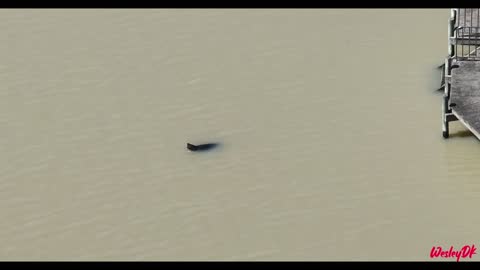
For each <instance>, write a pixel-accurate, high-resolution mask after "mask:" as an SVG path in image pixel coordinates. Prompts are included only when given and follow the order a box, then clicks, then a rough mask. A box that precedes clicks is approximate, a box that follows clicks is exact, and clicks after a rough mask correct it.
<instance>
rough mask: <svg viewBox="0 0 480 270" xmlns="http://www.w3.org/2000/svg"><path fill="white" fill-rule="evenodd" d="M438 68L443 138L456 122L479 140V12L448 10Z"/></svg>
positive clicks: (464, 9) (477, 9) (457, 9)
mask: <svg viewBox="0 0 480 270" xmlns="http://www.w3.org/2000/svg"><path fill="white" fill-rule="evenodd" d="M442 67H443V70H442V78H441V85H442V87H443V89H444V95H443V104H442V123H443V125H442V131H443V137H444V138H448V137H449V123H450V122H451V121H457V120H458V121H460V122H461V123H462V124H463V125H464V126H465V127H466V128H467V129H468V130H470V131H471V132H472V133H473V134H474V135H475V136H476V137H477V138H478V139H480V8H454V9H451V10H450V19H449V24H448V56H447V58H446V59H445V63H444V64H443V66H442Z"/></svg>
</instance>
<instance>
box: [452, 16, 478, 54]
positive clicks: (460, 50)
mask: <svg viewBox="0 0 480 270" xmlns="http://www.w3.org/2000/svg"><path fill="white" fill-rule="evenodd" d="M451 17H452V18H451V20H452V19H453V20H454V21H452V23H451V25H450V27H449V32H451V34H450V38H451V41H450V43H451V44H452V46H453V48H452V49H453V50H454V52H452V56H453V57H454V58H455V59H456V60H460V61H480V8H457V9H454V11H452V16H451Z"/></svg>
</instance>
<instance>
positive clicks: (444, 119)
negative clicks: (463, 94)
mask: <svg viewBox="0 0 480 270" xmlns="http://www.w3.org/2000/svg"><path fill="white" fill-rule="evenodd" d="M447 110H448V97H447V96H443V106H442V131H443V138H445V139H447V138H448V136H449V134H450V130H449V126H448V119H447Z"/></svg>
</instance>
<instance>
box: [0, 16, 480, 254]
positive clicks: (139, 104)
mask: <svg viewBox="0 0 480 270" xmlns="http://www.w3.org/2000/svg"><path fill="white" fill-rule="evenodd" d="M448 16H449V10H447V9H435V10H428V9H418V10H408V9H403V10H378V9H377V10H368V9H358V10H348V9H342V10H332V9H325V10H321V9H317V10H315V9H312V10H307V9H304V10H288V9H276V10H245V9H243V10H228V9H219V10H172V9H170V10H154V9H153V10H138V9H135V10H113V9H112V10H88V9H85V10H61V9H57V10H35V11H33V10H1V11H0V17H1V18H2V19H1V20H0V32H1V33H2V34H1V35H0V58H1V59H2V60H1V61H0V133H1V135H0V196H1V199H0V212H1V218H0V242H1V245H0V259H2V260H18V259H20V260H167V259H168V260H430V258H429V254H430V249H431V248H432V246H433V245H442V246H446V247H450V245H454V246H455V247H458V248H459V247H461V246H463V245H467V244H477V243H476V242H475V241H477V240H478V235H479V233H480V228H479V226H478V224H479V223H480V216H479V215H477V214H476V210H477V208H476V206H477V205H479V203H480V180H479V179H480V177H479V176H480V167H479V166H478V164H479V163H478V161H479V160H480V143H479V142H478V141H477V140H476V139H475V138H474V137H473V136H471V135H469V133H465V132H462V131H463V130H464V129H463V128H462V126H461V125H460V124H459V123H458V122H456V123H453V124H452V125H451V126H452V133H455V132H456V131H457V130H458V131H460V133H458V134H459V135H460V136H455V135H454V134H452V137H451V139H449V140H444V139H443V138H442V136H441V94H440V93H435V92H434V91H433V90H434V89H435V88H438V86H439V79H440V74H439V72H438V70H435V67H436V66H438V65H440V64H441V63H443V61H444V57H445V56H446V55H447V21H448ZM187 142H191V143H203V142H220V143H221V144H222V145H221V147H219V148H218V149H216V150H215V151H211V152H207V153H191V152H188V151H187V150H186V149H185V144H186V143H187ZM477 256H479V255H477ZM473 259H476V258H475V257H474V258H473ZM477 259H478V258H477Z"/></svg>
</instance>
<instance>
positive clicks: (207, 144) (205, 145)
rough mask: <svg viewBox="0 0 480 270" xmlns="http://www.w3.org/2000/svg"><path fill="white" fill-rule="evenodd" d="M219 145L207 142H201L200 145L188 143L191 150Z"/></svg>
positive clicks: (208, 148)
mask: <svg viewBox="0 0 480 270" xmlns="http://www.w3.org/2000/svg"><path fill="white" fill-rule="evenodd" d="M217 146H218V143H205V144H199V145H193V144H190V143H187V149H188V150H190V151H207V150H211V149H213V148H215V147H217Z"/></svg>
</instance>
